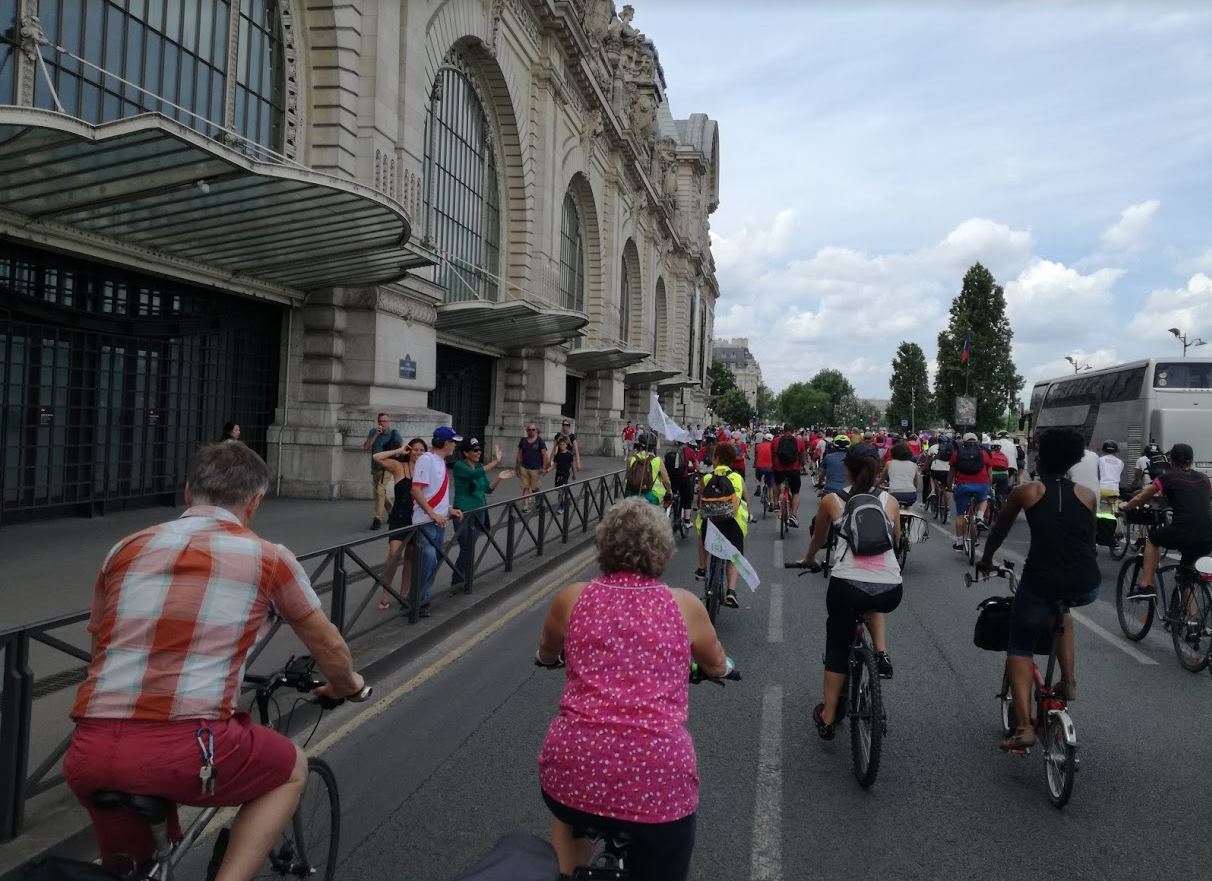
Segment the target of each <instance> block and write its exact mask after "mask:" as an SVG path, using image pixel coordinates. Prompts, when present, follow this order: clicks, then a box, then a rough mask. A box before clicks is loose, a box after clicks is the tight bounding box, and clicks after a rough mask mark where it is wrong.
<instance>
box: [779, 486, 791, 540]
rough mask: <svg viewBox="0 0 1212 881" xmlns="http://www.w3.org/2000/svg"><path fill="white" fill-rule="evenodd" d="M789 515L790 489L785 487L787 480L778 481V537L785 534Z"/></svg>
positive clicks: (782, 536)
mask: <svg viewBox="0 0 1212 881" xmlns="http://www.w3.org/2000/svg"><path fill="white" fill-rule="evenodd" d="M790 517H791V490H790V489H789V488H788V487H787V481H785V480H783V481H780V482H779V539H780V540H781V539H783V538H785V537H786V535H787V531H788V530H789V529H790V528H791V527H790V526H789V525H788V518H790Z"/></svg>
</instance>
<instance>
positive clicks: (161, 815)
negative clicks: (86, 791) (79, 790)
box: [93, 790, 172, 825]
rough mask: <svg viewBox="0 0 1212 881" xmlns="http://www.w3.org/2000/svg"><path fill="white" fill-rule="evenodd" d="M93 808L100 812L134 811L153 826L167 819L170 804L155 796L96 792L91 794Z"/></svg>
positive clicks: (106, 791)
mask: <svg viewBox="0 0 1212 881" xmlns="http://www.w3.org/2000/svg"><path fill="white" fill-rule="evenodd" d="M93 807H95V808H98V809H99V810H102V811H116V810H127V811H134V812H135V813H136V814H140V815H142V816H144V817H146V818H147V819H148V821H149V822H150V823H152V825H155V824H157V823H163V822H164V821H165V820H166V819H168V812H169V809H170V808H171V807H172V802H170V801H169V800H168V799H166V798H160V797H159V796H155V795H134V794H133V793H130V792H114V791H111V790H98V791H97V792H94V793H93Z"/></svg>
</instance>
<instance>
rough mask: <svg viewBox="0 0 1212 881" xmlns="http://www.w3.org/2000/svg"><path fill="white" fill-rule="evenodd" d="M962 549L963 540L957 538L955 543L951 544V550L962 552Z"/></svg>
mask: <svg viewBox="0 0 1212 881" xmlns="http://www.w3.org/2000/svg"><path fill="white" fill-rule="evenodd" d="M963 549H964V540H963V539H962V538H958V539H956V540H955V541H953V542H951V550H953V551H962V550H963Z"/></svg>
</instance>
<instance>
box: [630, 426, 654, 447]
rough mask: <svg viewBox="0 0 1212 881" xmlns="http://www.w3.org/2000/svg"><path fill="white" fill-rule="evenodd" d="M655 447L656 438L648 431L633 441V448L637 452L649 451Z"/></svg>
mask: <svg viewBox="0 0 1212 881" xmlns="http://www.w3.org/2000/svg"><path fill="white" fill-rule="evenodd" d="M655 446H656V436H655V435H653V434H652V432H650V431H645V432H642V433H641V434H639V435H638V436H637V437H636V439H635V448H636V449H637V450H651V449H652V448H653V447H655Z"/></svg>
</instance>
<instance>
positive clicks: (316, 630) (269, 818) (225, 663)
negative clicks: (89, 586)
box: [63, 443, 364, 881]
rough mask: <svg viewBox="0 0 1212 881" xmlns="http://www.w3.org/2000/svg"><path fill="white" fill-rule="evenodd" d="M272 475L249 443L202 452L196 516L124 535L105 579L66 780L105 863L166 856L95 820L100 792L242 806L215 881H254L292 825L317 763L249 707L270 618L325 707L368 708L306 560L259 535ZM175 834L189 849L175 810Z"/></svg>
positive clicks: (128, 830) (117, 817) (106, 819)
mask: <svg viewBox="0 0 1212 881" xmlns="http://www.w3.org/2000/svg"><path fill="white" fill-rule="evenodd" d="M269 478H270V473H269V468H268V466H267V465H266V464H265V462H264V460H262V459H261V457H260V456H258V455H257V454H256V453H255V452H253V451H252V450H251V449H249V448H248V447H246V446H245V445H244V444H241V443H218V444H212V445H209V446H205V447H202V448H201V449H200V450H199V451H198V453H197V455H196V456H195V457H194V461H193V463H192V465H191V466H190V470H189V475H188V478H187V480H186V483H185V501H186V504H187V505H188V506H189V507H188V508H187V509H186V511H185V513H184V514H182V515H181V516H180V518H178V519H177V520H173V521H170V522H168V523H163V524H160V525H158V526H152V527H149V528H147V529H144V530H142V531H140V532H136V533H135V534H134V535H130V536H128V537H126V538H124V539H123V540H122V541H120V542H118V544H116V545H115V546H114V547H113V549H112V550H111V551H110V552H109V555H108V556H107V557H106V558H105V562H104V563H103V564H102V566H101V573H100V575H98V577H97V583H96V588H95V591H94V594H93V607H92V615H91V616H90V618H89V623H88V630H89V632H90V633H91V634H92V661H91V662H90V664H89V667H88V675H87V678H86V679H85V681H84V684H83V685H81V686H80V690H79V692H78V693H77V695H76V703H75V706H74V708H73V709H72V711H71V716H72V718H73V719H75V721H76V730H75V732H74V733H73V735H72V741H71V746H70V747H69V748H68V751H67V755H66V757H65V758H64V761H63V772H64V776H65V777H66V779H67V783H68V785H69V786H70V787H71V789H72V791H73V792H74V793H75V795H76V797H77V798H78V799H79V800H80V802H81V804H83V805H84V807H85V809H86V810H88V812H89V816H90V817H91V818H92V821H93V831H94V832H95V834H96V837H97V844H98V846H99V847H100V850H101V857H102V861H103V862H104V863H105V864H106V865H107V866H109V867H111V868H114V869H116V870H117V871H119V872H123V873H124V872H126V871H128V870H129V869H131V868H132V867H131V865H130V864H129V861H130V860H133V861H135V863H136V867H137V866H142V865H144V864H146V863H147V862H149V861H150V860H151V859H152V858H153V856H154V853H155V845H154V843H153V841H152V835H151V828H150V826H149V824H148V823H147V821H146V820H145V819H144V818H143V817H141V816H140V815H138V814H135V813H133V812H130V811H124V810H99V809H97V808H95V807H93V804H92V797H93V794H94V793H95V792H98V791H101V790H114V791H119V792H132V793H138V794H143V795H155V796H159V797H162V798H166V799H169V800H170V801H172V802H174V803H177V804H187V805H197V806H201V807H212V806H217V805H230V806H235V805H241V808H240V811H239V813H238V814H237V815H236V820H235V825H234V826H233V827H232V831H231V839H230V844H229V845H228V849H227V853H226V856H224V858H223V863H222V865H221V866H220V868H219V872H218V875H217V876H216V878H217V881H247V879H249V878H252V877H253V875H254V874H255V873H256V872H257V871H258V870H259V869H260V868H261V866H262V864H263V863H264V862H265V856H266V854H267V853H269V849H270V847H271V846H272V843H273V841H274V839H276V838H277V837H278V835H279V833H280V832H281V831H282V829H283V828H285V826H286V823H287V821H288V820H289V819H290V817H291V814H292V813H293V812H294V810H295V806H296V805H297V803H298V801H299V796H300V795H301V794H302V792H303V785H304V782H305V780H306V778H307V758H306V756H305V755H304V754H303V752H302V751H301V750H300V749H299V748H298V747H297V746H295V744H294V743H293V742H292V741H290V740H288V739H287V738H286V737H284V736H282V735H281V734H279V733H278V732H276V731H274V730H272V729H270V728H265V727H263V726H260V725H254V724H251V722H250V720H249V715H248V713H246V712H243V711H241V710H240V709H239V708H238V706H237V700H238V698H239V693H240V685H241V680H240V673H241V671H242V670H243V668H244V661H245V658H246V657H247V655H248V652H249V650H250V649H251V648H252V645H253V641H254V638H255V636H256V635H257V633H258V632H259V631H260V630H261V628H262V625H264V624H265V623H266V618H267V617H268V614H269V610H270V607H271V606H272V607H273V608H274V610H275V611H276V612H277V614H278V615H279V616H280V617H281V618H282V619H283V620H284V621H285V622H286V623H287V624H289V625H290V627H291V628H292V629H293V630H294V631H295V634H296V635H297V636H298V637H299V639H300V640H301V641H302V643H303V645H305V646H306V647H307V649H308V651H309V652H310V653H311V654H312V655H314V656H315V659H316V662H317V664H318V666H319V669H320V671H321V672H322V673H323V675H324V677H325V678H326V679H327V680H328V684H327V685H325V686H323V687H322V688H319V689H316V692H315V693H316V694H317V695H322V696H325V697H330V698H340V697H345V696H349V695H355V694H357V693H358V692H359V691H361V689H362V687H363V685H364V681H363V679H362V677H361V676H360V675H359V674H358V673H356V672H355V671H354V669H353V660H352V656H351V655H350V652H349V647H348V646H347V645H346V644H345V640H344V639H342V638H341V634H340V633H338V632H337V628H336V627H334V626H333V624H332V622H331V621H329V620H328V616H327V615H325V614H324V611H323V610H322V609H321V608H320V601H319V599H318V598H317V597H316V594H315V591H313V590H312V587H311V583H310V582H309V581H308V578H307V575H306V574H305V573H304V572H303V569H302V567H300V566H299V563H298V561H296V560H295V558H294V555H293V554H291V552H290V551H288V550H287V549H286V548H284V547H282V545H277V544H272V543H270V542H268V541H265V540H264V539H262V538H260V537H258V536H257V534H256V533H254V532H253V531H252V529H251V528H250V524H251V522H252V519H253V516H254V515H255V514H256V511H257V508H258V506H259V505H260V504H261V499H262V498H264V496H265V492H266V491H267V490H268V489H269ZM201 732H205V736H206V737H207V739H208V741H209V739H210V738H211V737H213V740H214V745H213V752H212V753H211V754H212V755H213V757H214V764H213V772H214V775H215V780H216V786H215V788H214V791H213V793H210V794H206V793H203V791H202V783H201V780H202V778H201V776H200V774H201V772H202V769H203V767H204V766H206V764H205V763H204V761H203V755H202V752H201V750H200V747H199V743H198V737H199V736H201ZM168 831H169V837H170V838H171V839H172V840H174V841H179V840H180V837H181V826H180V823H179V822H178V819H177V816H176V811H175V810H174V811H172V812H171V813H170V816H169V829H168ZM122 857H126V859H123V858H122Z"/></svg>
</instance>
